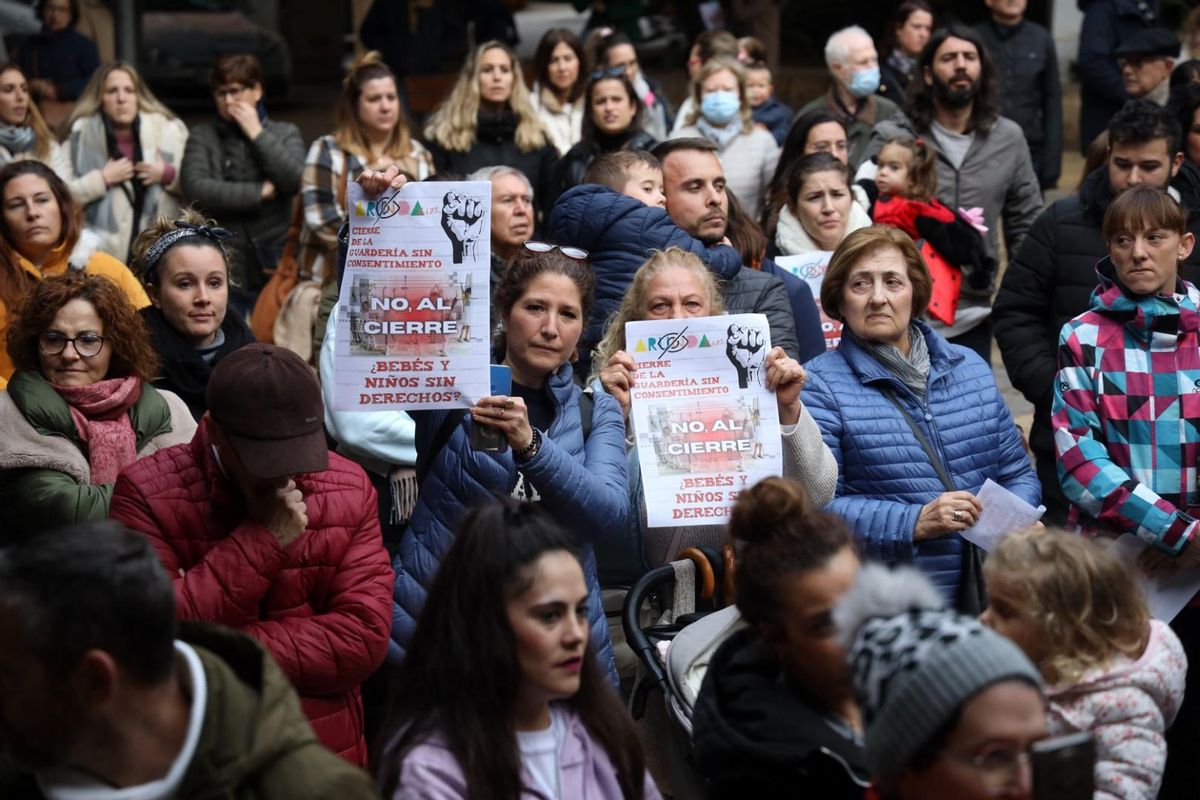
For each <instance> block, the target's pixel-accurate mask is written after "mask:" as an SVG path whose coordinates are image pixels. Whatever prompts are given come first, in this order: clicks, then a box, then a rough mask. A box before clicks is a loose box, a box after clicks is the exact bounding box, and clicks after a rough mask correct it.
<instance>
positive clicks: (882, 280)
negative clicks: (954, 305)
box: [804, 226, 1041, 613]
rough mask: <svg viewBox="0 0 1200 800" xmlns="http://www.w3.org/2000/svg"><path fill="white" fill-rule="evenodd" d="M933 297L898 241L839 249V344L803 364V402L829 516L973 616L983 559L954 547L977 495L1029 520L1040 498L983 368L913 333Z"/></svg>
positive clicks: (835, 283) (904, 239) (833, 300)
mask: <svg viewBox="0 0 1200 800" xmlns="http://www.w3.org/2000/svg"><path fill="white" fill-rule="evenodd" d="M931 287H932V282H931V281H930V278H929V271H928V269H927V268H926V267H925V262H924V261H923V260H922V259H921V254H920V253H919V252H918V251H917V248H916V245H914V244H913V241H912V239H910V238H909V237H908V236H907V235H906V234H905V233H904V232H902V231H899V230H897V229H895V228H888V227H884V226H872V227H869V228H863V229H862V230H858V231H855V232H854V233H851V234H850V235H849V236H847V237H846V238H845V240H843V241H842V243H841V244H840V245H838V248H837V250H836V251H835V252H834V254H833V259H832V260H831V261H830V263H829V269H828V271H827V272H826V273H825V279H824V281H823V283H822V284H821V305H822V307H823V308H824V309H825V313H827V314H828V315H829V316H830V317H832V318H834V319H836V320H839V321H841V322H842V323H843V325H844V326H845V327H844V328H843V330H842V340H841V344H839V345H838V348H837V349H836V350H832V351H830V352H828V353H825V354H824V355H821V356H818V357H817V358H815V359H813V360H812V361H810V362H809V363H808V370H809V380H808V384H807V386H806V387H805V392H804V400H805V403H806V404H807V406H808V408H810V409H811V410H812V415H813V417H814V418H815V419H816V421H817V425H819V426H820V428H821V434H822V435H823V436H824V438H825V442H826V444H828V445H829V447H830V449H831V450H832V451H833V453H834V455H835V456H837V458H838V463H839V465H840V467H841V475H840V476H839V478H838V485H837V496H836V497H835V498H834V500H833V502H832V503H831V504H830V505H829V510H830V511H832V512H833V513H835V514H838V515H839V516H841V517H842V518H844V519H845V520H846V521H847V522H848V523H849V524H850V526H851V527H852V528H853V529H854V532H855V533H856V534H857V535H858V537H859V539H860V541H861V542H862V546H863V555H864V556H866V557H868V558H874V559H878V560H880V561H885V562H895V561H912V562H914V563H915V564H916V566H917V567H918V568H920V569H921V570H922V571H924V572H925V573H927V574H928V575H929V577H930V579H931V580H932V581H933V582H934V583H935V584H936V585H937V586H938V588H940V589H941V590H942V591H943V592H944V593H945V594H946V595H947V596H948V597H949V598H950V599H951V600H956V601H957V602H958V605H959V608H960V609H961V610H963V611H964V612H967V613H979V611H981V610H982V607H981V606H982V605H984V603H983V601H982V597H981V589H982V585H981V581H980V575H979V569H980V568H981V565H980V563H979V558H978V550H977V549H975V547H974V546H973V545H970V544H969V543H967V542H966V541H965V540H964V539H963V538H962V537H961V536H960V535H959V534H960V533H961V532H962V531H964V530H966V529H967V528H970V527H971V526H973V525H974V524H975V521H976V520H977V519H978V518H979V514H980V512H981V511H982V510H983V509H982V507H981V506H980V503H979V500H978V499H977V498H976V497H975V494H976V493H977V492H978V491H979V490H980V488H981V487H982V486H983V484H984V482H985V481H986V480H988V479H991V480H993V481H995V482H996V483H997V484H999V485H1000V486H1002V487H1004V488H1005V489H1008V490H1009V491H1010V492H1012V493H1013V494H1015V495H1017V496H1018V497H1019V498H1021V499H1022V500H1024V501H1025V502H1027V503H1029V504H1030V505H1033V506H1036V505H1037V504H1038V502H1039V501H1040V499H1041V489H1040V484H1039V483H1038V480H1037V478H1036V476H1035V475H1034V474H1033V470H1032V469H1031V468H1030V465H1029V458H1028V456H1026V454H1025V451H1024V449H1023V448H1022V446H1021V435H1020V433H1019V432H1018V431H1017V428H1016V425H1015V424H1013V419H1012V415H1011V414H1009V411H1008V407H1007V406H1006V405H1005V404H1004V398H1002V397H1001V396H1000V390H999V389H998V388H997V387H996V379H995V377H994V376H993V375H992V369H991V367H990V366H989V365H987V364H986V363H984V361H983V360H982V359H981V358H979V357H978V356H977V355H976V354H975V353H974V352H972V351H971V350H968V349H967V348H965V347H959V346H958V345H953V344H950V343H949V342H947V341H946V340H945V339H944V338H942V336H941V335H940V334H938V333H936V332H934V331H933V330H932V329H931V328H930V327H929V326H928V325H926V324H925V323H924V322H922V321H920V319H919V318H920V316H921V314H923V313H924V312H925V308H926V307H927V306H928V304H929V297H930V292H931Z"/></svg>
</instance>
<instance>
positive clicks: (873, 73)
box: [846, 67, 879, 97]
mask: <svg viewBox="0 0 1200 800" xmlns="http://www.w3.org/2000/svg"><path fill="white" fill-rule="evenodd" d="M846 88H847V89H849V90H850V94H852V95H854V96H855V97H870V96H871V95H873V94H875V92H877V91H879V67H867V68H866V69H860V70H859V71H858V72H854V73H851V75H850V85H849V86H847V87H846Z"/></svg>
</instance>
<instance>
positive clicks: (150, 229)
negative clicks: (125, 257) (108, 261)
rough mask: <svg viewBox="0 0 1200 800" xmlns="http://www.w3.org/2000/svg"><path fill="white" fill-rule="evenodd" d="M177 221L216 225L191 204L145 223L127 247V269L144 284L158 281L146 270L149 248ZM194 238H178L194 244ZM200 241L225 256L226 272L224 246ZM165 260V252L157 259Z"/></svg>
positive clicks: (196, 225) (156, 276) (209, 241)
mask: <svg viewBox="0 0 1200 800" xmlns="http://www.w3.org/2000/svg"><path fill="white" fill-rule="evenodd" d="M177 222H179V223H182V224H183V225H190V226H192V227H200V226H207V227H210V228H215V227H217V221H216V220H215V219H209V218H208V217H206V216H204V215H203V214H201V213H200V212H199V211H197V210H196V209H194V208H192V207H191V206H188V207H187V208H185V209H183V210H182V211H180V212H179V214H177V215H176V216H175V217H167V216H163V215H161V214H160V215H159V216H157V217H155V218H154V220H153V221H152V222H150V224H149V225H147V226H146V227H145V228H142V232H141V233H139V234H138V235H137V237H136V238H134V240H133V244H132V245H130V247H129V269H130V270H131V271H132V272H133V274H134V275H136V276H138V278H139V279H140V280H141V281H142V283H143V284H144V285H147V286H149V285H151V284H157V283H158V275H157V274H155V275H150V274H148V273H147V270H146V256H147V255H148V254H149V252H150V248H151V247H153V246H154V243H155V242H157V241H158V240H159V239H161V238H162V237H163V236H166V235H167V234H168V233H170V232H171V231H173V230H175V229H176V228H177V227H179V226H178V225H176V224H175V223H177ZM196 238H199V237H195V238H192V237H189V238H188V239H183V240H180V243H181V244H195V243H196ZM201 241H202V242H203V243H206V244H208V245H210V246H212V247H213V248H214V249H215V250H218V251H220V253H221V255H222V256H224V258H225V268H226V272H228V270H229V266H230V264H229V262H230V260H231V256H230V254H229V253H228V252H227V251H226V250H225V247H224V246H223V245H221V244H220V243H218V242H216V241H214V240H211V239H202V240H201ZM174 246H175V245H171V247H172V248H173V247H174ZM169 250H170V248H168V251H169ZM165 260H166V253H164V254H163V258H161V259H159V263H160V264H161V263H162V262H164V261H165Z"/></svg>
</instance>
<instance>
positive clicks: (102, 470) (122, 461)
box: [51, 376, 142, 486]
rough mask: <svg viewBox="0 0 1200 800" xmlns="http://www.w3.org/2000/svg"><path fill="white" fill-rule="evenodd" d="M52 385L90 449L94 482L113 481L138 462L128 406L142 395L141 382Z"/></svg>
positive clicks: (88, 451) (119, 381) (114, 381)
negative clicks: (122, 471)
mask: <svg viewBox="0 0 1200 800" xmlns="http://www.w3.org/2000/svg"><path fill="white" fill-rule="evenodd" d="M51 385H52V386H54V391H56V392H58V394H59V396H60V397H62V399H63V400H66V401H67V407H68V408H69V409H71V420H72V421H73V422H74V423H75V430H76V431H78V432H79V438H80V439H82V440H83V443H84V445H85V449H86V450H87V454H88V467H89V468H90V469H91V473H92V485H93V486H100V485H102V484H106V483H113V482H114V481H116V479H117V474H118V473H120V471H121V470H123V469H125V467H128V466H129V465H130V464H132V463H133V462H134V461H137V435H136V434H135V433H134V432H133V424H132V423H130V421H129V409H130V408H132V407H133V404H134V403H136V402H137V401H138V398H139V397H141V396H142V382H141V381H140V380H138V379H137V378H135V377H133V376H130V377H128V378H110V379H109V380H106V381H98V382H96V383H93V384H91V385H89V386H58V385H57V384H51Z"/></svg>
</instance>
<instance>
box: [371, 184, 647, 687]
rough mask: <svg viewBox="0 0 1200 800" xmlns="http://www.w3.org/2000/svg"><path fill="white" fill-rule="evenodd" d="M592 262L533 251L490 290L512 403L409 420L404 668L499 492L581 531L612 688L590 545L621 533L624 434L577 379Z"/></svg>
mask: <svg viewBox="0 0 1200 800" xmlns="http://www.w3.org/2000/svg"><path fill="white" fill-rule="evenodd" d="M396 174H397V172H396V170H395V169H390V170H388V171H387V172H385V173H382V174H380V173H375V172H368V173H366V174H364V175H363V176H362V177H361V178H360V179H359V183H361V184H362V186H363V188H364V189H365V190H366V191H367V192H368V193H374V192H377V191H380V190H382V189H383V188H385V187H387V186H388V185H389V182H391V185H392V186H393V187H394V188H399V187H400V186H402V185H403V180H402V179H399V178H396ZM393 179H395V180H394V181H393ZM586 258H587V254H586V253H583V252H582V251H579V250H574V249H572V248H566V249H565V250H564V249H562V248H559V247H557V246H556V245H550V244H545V243H542V242H527V243H526V244H525V246H524V248H523V249H522V250H521V252H519V253H518V254H517V255H516V256H515V257H514V258H513V260H512V263H511V264H510V265H509V268H508V270H507V271H505V273H504V277H503V278H502V279H501V281H500V283H499V284H498V285H496V286H495V287H493V289H492V303H493V308H494V309H495V313H496V315H497V316H498V317H499V321H500V325H499V329H498V332H497V334H496V337H495V339H494V342H493V358H494V360H495V363H498V364H503V365H506V366H507V367H509V369H510V370H511V374H512V391H511V392H510V393H506V394H499V395H494V396H488V397H481V398H479V399H477V400H476V401H475V405H474V406H472V407H471V408H470V410H469V411H468V413H465V414H464V413H462V412H461V411H457V412H456V411H413V412H410V416H411V417H412V419H413V420H414V422H415V423H416V444H417V448H416V449H417V454H418V472H422V471H423V472H424V474H423V475H422V476H421V477H422V480H421V491H420V494H419V495H418V497H417V502H416V505H415V507H414V508H413V512H412V517H411V519H410V520H409V525H408V529H407V530H406V531H405V532H404V536H403V538H402V539H401V541H400V548H399V552H398V553H397V555H396V557H395V559H394V561H393V566H394V567H395V569H396V588H395V610H394V612H393V613H394V621H393V628H392V639H393V644H394V647H393V652H392V655H391V657H392V659H393V660H397V659H403V657H404V651H405V650H406V649H407V647H408V645H409V643H410V642H411V641H412V636H413V631H414V630H415V628H416V621H417V617H418V615H419V614H420V611H421V607H422V605H423V604H424V601H425V597H426V594H427V593H428V590H429V587H430V586H431V584H432V582H433V578H434V574H435V573H436V572H437V568H438V565H439V563H440V562H441V559H442V556H443V555H444V554H445V553H446V551H447V550H448V549H449V547H450V543H451V542H452V541H453V537H454V532H453V531H454V526H455V525H456V523H457V521H458V520H459V518H460V517H461V516H462V514H463V511H464V510H465V509H466V508H468V507H470V506H472V505H476V504H478V503H481V502H486V501H487V500H488V499H489V498H490V497H492V496H493V495H495V494H504V495H510V494H511V495H514V496H517V497H521V498H524V499H530V500H534V501H537V502H540V503H541V504H542V505H543V506H544V507H545V508H547V509H548V510H549V511H550V512H551V513H552V514H553V515H554V517H555V518H556V519H557V520H558V521H559V522H560V523H562V524H564V525H567V526H569V529H570V530H571V531H573V532H574V534H575V537H576V540H577V543H578V545H579V547H580V550H579V555H580V560H581V562H582V564H583V568H584V574H585V576H586V578H587V584H588V588H589V592H590V594H589V598H588V619H589V621H590V625H591V634H590V635H591V641H592V645H593V647H594V648H595V652H596V653H597V655H598V657H599V659H600V663H601V665H602V666H604V667H605V669H606V670H607V672H608V674H609V676H610V677H611V678H612V679H613V681H614V683H615V682H616V665H615V662H614V660H613V648H612V641H611V640H610V639H609V635H608V625H607V622H606V620H605V618H604V608H603V606H602V604H601V598H600V585H599V581H598V579H597V573H596V557H595V555H594V554H593V552H592V544H593V543H594V542H596V541H597V540H600V539H603V538H604V537H605V536H609V535H611V532H612V531H620V530H621V526H622V524H623V521H624V519H625V515H626V505H627V499H626V498H627V484H628V477H627V475H626V472H625V441H624V440H625V429H624V425H623V424H622V421H621V410H620V408H619V406H618V405H617V403H616V402H615V401H614V400H613V399H612V398H611V397H609V396H608V395H605V394H598V395H596V396H595V397H594V400H593V398H592V397H591V396H589V397H588V398H587V399H586V400H585V399H583V398H582V395H583V393H582V392H581V390H580V388H579V386H578V385H576V384H575V382H574V380H573V379H572V377H573V374H574V368H573V367H572V365H571V362H572V361H573V360H574V359H575V358H576V355H577V353H576V345H577V344H578V342H579V336H580V334H582V332H583V324H584V320H586V319H587V316H588V312H589V311H590V306H591V303H592V289H593V286H594V283H595V279H594V277H593V276H592V272H591V270H590V269H589V268H588V266H587V261H586ZM488 433H492V434H496V433H498V434H500V437H499V438H501V439H502V444H501V445H500V449H494V448H490V447H489V448H488V449H487V450H484V449H477V448H478V447H479V444H480V440H481V439H483V438H485V436H486V435H487V434H488ZM481 434H483V435H481ZM422 465H424V467H425V468H424V470H423V469H422Z"/></svg>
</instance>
